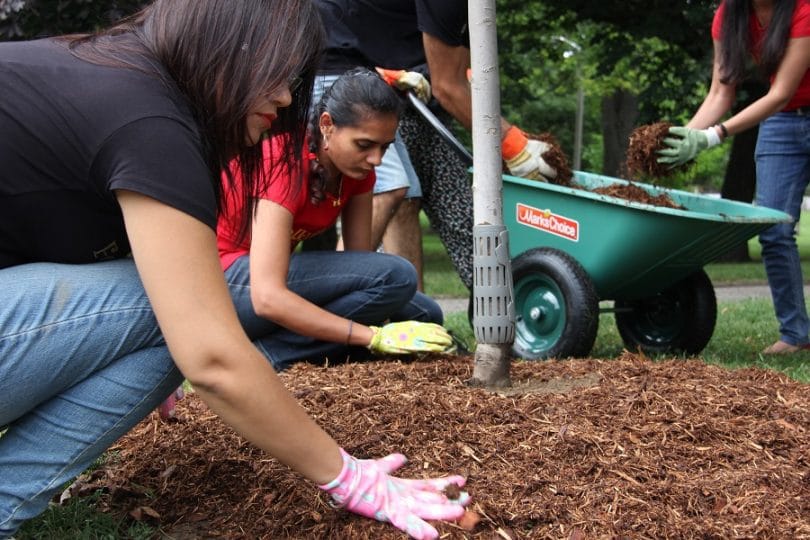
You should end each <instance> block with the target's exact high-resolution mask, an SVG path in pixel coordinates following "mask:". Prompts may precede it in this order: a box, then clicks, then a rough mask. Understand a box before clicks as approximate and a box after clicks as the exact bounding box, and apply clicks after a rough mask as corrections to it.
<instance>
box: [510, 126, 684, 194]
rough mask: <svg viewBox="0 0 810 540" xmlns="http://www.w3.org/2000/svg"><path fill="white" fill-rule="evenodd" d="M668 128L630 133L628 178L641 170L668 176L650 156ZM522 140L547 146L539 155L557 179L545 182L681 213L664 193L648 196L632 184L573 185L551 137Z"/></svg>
mask: <svg viewBox="0 0 810 540" xmlns="http://www.w3.org/2000/svg"><path fill="white" fill-rule="evenodd" d="M670 125H671V124H668V123H663V122H662V123H658V124H652V125H650V126H641V127H639V128H636V129H635V130H634V131H633V134H632V135H631V136H630V143H629V148H628V150H627V162H626V164H625V168H627V170H628V171H635V172H632V173H631V174H630V176H629V178H631V179H636V180H638V179H639V177H640V176H642V175H640V174H639V173H638V169H639V168H640V167H643V168H644V170H645V171H647V172H646V173H645V175H644V176H650V175H652V176H653V177H655V176H656V174H655V173H656V172H657V171H665V172H662V173H661V174H658V176H659V177H662V176H666V175H668V174H672V171H671V170H669V169H667V168H666V167H662V166H661V165H660V164H658V163H656V162H655V158H656V157H657V156H656V155H655V152H654V151H655V150H656V149H658V148H660V147H661V145H662V144H663V143H662V142H661V141H663V138H664V136H666V135H667V130H668V129H669V126H670ZM526 136H527V137H528V138H530V139H535V140H538V141H543V142H545V143H547V144H549V145H550V146H551V148H549V149H548V150H547V151H546V152H545V153H544V154H543V159H544V160H545V161H546V163H548V164H549V165H550V166H551V167H553V168H554V169H555V170H556V171H557V176H556V177H555V178H553V179H551V180H549V182H550V183H552V184H556V185H558V186H564V187H570V188H574V189H583V190H586V191H590V192H592V193H598V194H600V195H608V196H610V197H616V198H619V199H623V200H626V201H632V202H639V203H644V204H650V205H653V206H660V207H666V208H678V209H684V207H683V206H681V205H679V204H677V203H675V201H673V200H672V198H671V197H670V196H669V195H667V194H666V193H661V194H658V195H655V196H653V195H650V194H649V193H648V192H647V191H646V190H645V189H643V188H641V187H639V186H637V185H635V184H633V183H632V181H631V182H630V183H629V184H613V185H610V186H606V187H601V188H585V187H583V186H581V185H580V184H578V183H577V182H575V181H574V173H573V171H572V170H571V166H570V165H569V163H568V156H566V155H565V153H564V152H563V151H562V148H561V147H560V144H559V142H558V141H557V139H556V138H555V137H554V135H552V134H551V133H539V134H534V133H527V134H526Z"/></svg>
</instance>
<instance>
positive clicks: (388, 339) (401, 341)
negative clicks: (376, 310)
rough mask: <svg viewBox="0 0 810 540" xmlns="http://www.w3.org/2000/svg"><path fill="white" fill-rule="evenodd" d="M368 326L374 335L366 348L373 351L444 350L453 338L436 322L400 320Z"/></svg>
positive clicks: (450, 344) (407, 352)
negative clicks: (379, 325)
mask: <svg viewBox="0 0 810 540" xmlns="http://www.w3.org/2000/svg"><path fill="white" fill-rule="evenodd" d="M369 328H371V330H373V331H374V337H372V338H371V343H369V344H368V348H369V350H370V351H371V352H374V353H382V354H409V353H415V352H444V351H446V350H448V349H450V348H452V346H453V338H451V337H450V334H448V333H447V330H445V329H444V327H442V326H440V325H438V324H436V323H425V322H419V321H401V322H394V323H388V324H386V325H385V326H383V327H378V326H370V327H369Z"/></svg>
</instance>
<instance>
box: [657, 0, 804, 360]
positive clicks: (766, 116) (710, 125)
mask: <svg viewBox="0 0 810 540" xmlns="http://www.w3.org/2000/svg"><path fill="white" fill-rule="evenodd" d="M712 38H713V39H714V70H713V73H712V84H711V87H710V88H709V93H708V95H707V96H706V99H704V101H703V104H702V105H701V106H700V108H699V109H698V111H697V113H695V116H694V117H693V118H692V120H690V121H689V123H688V124H687V125H686V127H673V128H670V132H671V133H672V134H673V135H676V137H673V138H669V139H666V140H665V142H666V144H667V145H668V146H669V148H667V149H664V150H661V151H659V153H660V154H661V156H662V157H660V158H659V159H658V161H659V162H661V163H670V164H672V166H673V167H675V166H678V165H681V164H683V163H686V162H688V161H689V160H691V159H693V158H694V157H695V156H696V155H697V153H698V152H699V151H701V150H703V149H705V148H709V147H711V146H714V145H716V144H719V143H720V142H721V141H722V140H723V139H725V138H726V137H728V136H729V135H734V134H735V133H740V132H741V131H745V130H746V129H749V128H752V127H754V126H756V125H757V124H760V122H761V125H760V127H759V133H758V136H757V148H756V153H755V159H756V167H757V171H756V172H757V193H756V204H758V205H760V206H764V207H767V208H775V209H777V210H781V211H783V212H786V213H788V214H790V215H791V216H793V219H794V221H795V222H798V221H799V217H800V214H801V206H802V200H803V197H804V191H805V189H806V188H807V184H808V180H810V72H808V68H810V2H808V1H807V0H724V2H723V3H721V4H720V7H718V9H717V12H716V13H715V16H714V22H713V24H712ZM749 57H753V59H754V61H755V62H756V63H757V65H758V66H759V67H760V68H761V71H762V74H763V75H764V76H767V77H769V78H770V81H771V85H770V89H769V90H768V93H767V94H765V95H764V96H763V97H761V98H760V99H758V100H756V101H754V102H753V103H751V104H750V105H749V106H747V107H746V108H744V109H743V110H741V111H740V112H738V113H737V114H735V115H733V116H731V117H730V118H729V119H727V120H726V121H725V122H723V123H719V124H718V123H717V122H719V121H720V120H721V118H722V117H723V116H724V115H725V114H726V113H727V112H728V110H729V109H730V108H731V106H732V105H733V104H734V101H735V97H736V96H735V90H736V85H737V84H739V83H740V82H741V81H742V80H743V79H744V78H745V74H746V62H747V60H748V59H749ZM759 241H760V243H761V244H762V260H763V262H764V263H765V270H766V272H767V274H768V284H769V285H770V287H771V295H772V297H773V305H774V310H775V311H776V318H777V319H778V320H779V333H780V336H779V339H778V340H777V341H776V342H775V343H774V344H773V345H771V346H769V347H768V348H766V349H765V350H764V351H763V353H764V354H785V353H793V352H796V351H799V350H802V349H807V348H810V344H808V333H810V319H808V316H807V308H806V307H805V302H804V286H803V279H802V269H801V265H800V262H799V250H798V248H797V246H796V229H795V224H794V223H781V224H777V225H774V226H773V227H770V228H768V229H767V230H766V231H765V232H763V233H762V234H760V235H759Z"/></svg>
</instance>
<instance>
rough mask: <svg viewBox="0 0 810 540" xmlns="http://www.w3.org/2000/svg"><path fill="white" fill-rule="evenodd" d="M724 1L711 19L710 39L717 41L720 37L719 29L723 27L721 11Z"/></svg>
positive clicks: (724, 4) (723, 8)
mask: <svg viewBox="0 0 810 540" xmlns="http://www.w3.org/2000/svg"><path fill="white" fill-rule="evenodd" d="M725 6H726V3H725V2H721V3H720V5H719V6H718V7H717V11H715V12H714V19H713V20H712V39H713V40H715V41H718V40H719V39H720V30H721V28H722V27H723V11H724V10H725Z"/></svg>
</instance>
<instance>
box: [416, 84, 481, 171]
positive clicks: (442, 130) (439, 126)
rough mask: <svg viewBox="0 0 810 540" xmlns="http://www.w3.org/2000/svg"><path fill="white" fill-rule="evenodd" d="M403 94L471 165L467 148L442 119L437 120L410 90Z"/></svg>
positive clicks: (471, 158) (470, 157)
mask: <svg viewBox="0 0 810 540" xmlns="http://www.w3.org/2000/svg"><path fill="white" fill-rule="evenodd" d="M405 95H407V96H408V101H410V102H411V105H412V106H413V108H414V109H416V110H417V111H418V112H419V114H421V115H422V117H423V118H424V119H425V120H427V121H428V123H429V124H430V125H431V126H433V129H435V130H436V131H438V132H439V135H441V137H442V139H444V140H445V141H447V142H448V143H449V144H450V146H452V147H453V150H455V151H456V153H457V154H458V157H460V158H461V159H462V160H464V162H465V163H467V165H469V166H472V164H473V157H472V154H470V152H469V150H467V149H466V148H465V147H464V145H463V144H461V142H459V140H458V139H456V137H455V135H453V134H452V133H451V132H450V130H449V129H447V126H445V125H444V124H443V123H442V121H441V120H439V119H438V118H437V117H436V115H435V114H433V111H431V110H430V109H429V108H428V106H427V105H425V104H424V103H423V102H422V100H421V99H419V98H418V97H416V94H414V93H413V92H412V91H410V90H408V91H407V92H405Z"/></svg>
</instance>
